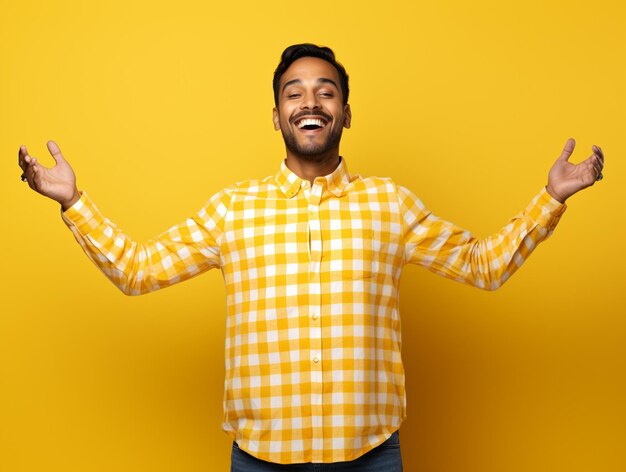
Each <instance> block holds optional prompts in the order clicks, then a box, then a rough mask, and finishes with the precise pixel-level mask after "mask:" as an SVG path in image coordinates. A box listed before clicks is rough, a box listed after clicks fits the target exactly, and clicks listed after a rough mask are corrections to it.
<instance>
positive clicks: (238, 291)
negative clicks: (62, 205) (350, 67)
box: [63, 160, 565, 464]
mask: <svg viewBox="0 0 626 472" xmlns="http://www.w3.org/2000/svg"><path fill="white" fill-rule="evenodd" d="M564 210H565V205H562V204H560V203H559V202H557V201H556V200H554V199H552V198H551V197H550V195H549V194H548V193H547V192H546V190H545V189H542V190H541V191H540V192H539V194H538V195H537V196H536V197H535V198H534V199H533V200H532V202H531V203H530V204H529V205H528V207H527V208H526V209H525V210H524V211H523V212H522V213H520V214H519V215H517V216H516V217H514V218H513V219H512V220H510V221H509V222H508V224H507V225H506V226H505V227H504V228H503V229H502V230H500V231H499V232H498V233H495V234H494V235H492V236H490V237H488V238H485V239H476V238H474V237H473V236H472V235H471V234H470V233H469V232H468V231H466V230H463V229H461V228H459V227H457V226H455V225H453V224H451V223H449V222H447V221H444V220H442V219H440V218H438V217H436V216H435V215H433V214H432V213H430V212H429V211H427V210H426V209H425V208H424V206H423V205H422V203H421V202H420V201H419V200H418V199H417V198H416V197H415V195H413V194H412V193H411V192H409V191H408V190H407V189H405V188H403V187H401V186H398V185H396V184H395V183H394V182H393V181H391V180H390V179H388V178H378V177H370V178H363V177H361V176H358V175H350V174H349V173H348V170H347V167H346V164H345V162H344V161H343V160H342V161H341V162H340V164H339V166H338V167H337V169H336V170H335V171H334V172H333V173H332V174H330V175H328V176H325V177H318V178H316V179H315V181H314V182H313V184H312V185H311V184H310V183H309V182H308V181H306V180H303V179H301V178H299V177H298V176H296V175H295V174H294V173H292V172H291V171H290V170H289V169H288V168H287V166H286V165H285V163H284V162H283V163H282V165H281V168H280V171H279V172H278V173H277V174H276V175H275V176H272V177H267V178H265V179H263V180H253V181H248V182H244V183H239V184H236V185H234V186H231V187H228V188H226V189H224V190H223V191H221V192H218V193H217V194H215V195H214V196H213V197H212V198H211V199H210V200H209V201H208V203H207V204H206V205H205V206H204V207H203V208H202V209H201V210H200V211H199V212H198V213H197V214H196V215H194V216H192V217H190V218H188V219H187V220H186V221H184V222H182V223H181V224H179V225H176V226H173V227H172V228H171V229H169V230H168V231H166V232H164V233H162V234H161V235H159V236H157V237H156V238H155V239H153V240H150V241H148V242H146V243H143V244H142V243H138V242H135V241H133V240H132V239H130V238H129V237H128V236H127V235H125V234H124V233H123V232H122V231H121V230H120V229H119V228H118V227H116V226H115V225H114V224H113V223H111V221H109V220H108V219H106V218H105V217H103V216H102V214H101V213H100V212H99V211H98V210H97V208H96V207H95V205H94V204H93V203H92V202H91V201H90V199H89V198H88V196H87V194H86V193H82V196H81V198H80V200H79V201H78V202H77V203H76V204H75V205H74V206H73V207H72V208H70V209H68V210H67V211H66V212H64V214H63V218H64V220H65V222H66V223H67V224H68V226H69V227H70V229H71V230H72V232H73V233H74V235H75V237H76V239H77V240H78V242H79V243H80V244H81V246H82V248H83V249H84V251H85V252H86V253H87V255H88V256H89V258H90V259H91V260H92V261H93V262H94V263H95V264H96V265H97V266H98V267H99V268H100V269H101V270H102V271H103V272H104V273H105V274H106V276H107V277H108V278H109V279H111V281H113V283H114V284H115V285H116V286H117V287H119V288H120V289H121V290H122V291H123V292H124V293H126V294H129V295H138V294H142V293H145V292H150V291H153V290H157V289H159V288H163V287H167V286H169V285H172V284H174V283H177V282H181V281H183V280H185V279H188V278H190V277H193V276H195V275H198V274H200V273H202V272H204V271H206V270H208V269H211V268H220V269H221V270H222V273H223V276H224V282H225V284H226V292H227V321H226V379H225V388H224V423H223V427H224V430H225V431H226V432H227V433H228V434H229V435H230V436H232V438H233V439H234V440H236V441H237V443H238V444H239V447H240V448H242V449H243V450H245V451H247V452H249V453H250V454H252V455H253V456H256V457H258V458H260V459H263V460H266V461H271V462H277V463H284V464H288V463H299V462H337V461H349V460H353V459H355V458H357V457H359V456H361V455H362V454H364V453H366V452H368V451H369V450H371V449H373V448H374V447H376V446H377V445H379V444H381V443H382V442H383V441H385V440H386V439H387V438H388V437H389V436H390V435H391V434H392V433H393V432H394V431H396V430H397V429H398V428H399V427H400V424H401V422H402V421H403V419H404V418H405V414H406V413H405V410H406V408H405V407H406V395H405V389H404V388H405V387H404V385H405V383H404V370H403V367H402V359H401V355H400V351H401V337H400V314H399V312H398V304H399V302H398V289H399V285H400V275H401V273H402V268H403V266H404V264H406V263H414V264H418V265H421V266H423V267H426V268H427V269H429V270H431V271H433V272H436V273H437V274H440V275H443V276H445V277H448V278H451V279H454V280H457V281H460V282H463V283H467V284H472V285H475V286H477V287H480V288H483V289H487V290H491V289H495V288H497V287H499V286H500V285H501V284H502V283H503V282H504V281H505V280H507V279H508V278H509V277H510V276H511V274H513V272H515V270H517V269H518V268H519V267H520V266H521V264H522V263H523V262H524V260H525V259H526V258H527V257H528V255H529V254H530V253H531V252H532V250H533V249H534V248H535V246H536V245H537V243H539V242H540V241H542V240H543V239H545V238H546V237H548V236H549V235H550V234H551V233H552V231H553V229H554V227H555V226H556V224H557V222H558V220H559V218H560V216H561V214H562V213H563V211H564Z"/></svg>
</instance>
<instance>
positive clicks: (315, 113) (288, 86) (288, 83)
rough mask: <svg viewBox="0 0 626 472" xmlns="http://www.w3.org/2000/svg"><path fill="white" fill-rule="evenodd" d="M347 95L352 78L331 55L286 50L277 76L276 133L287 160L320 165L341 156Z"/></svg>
mask: <svg viewBox="0 0 626 472" xmlns="http://www.w3.org/2000/svg"><path fill="white" fill-rule="evenodd" d="M348 93H349V88H348V75H347V74H346V71H345V69H344V68H343V66H342V65H341V64H339V63H338V62H337V61H336V60H335V55H334V54H333V52H332V50H331V49H329V48H326V47H318V46H315V45H313V44H296V45H293V46H290V47H288V48H287V49H285V51H284V52H283V55H282V58H281V62H280V64H279V65H278V67H277V69H276V72H275V73H274V100H275V103H276V107H275V108H274V127H275V129H277V130H281V132H282V135H283V139H284V140H285V145H286V147H287V153H288V157H289V156H290V155H291V156H292V157H296V158H299V159H304V160H308V161H321V160H324V159H328V158H330V157H332V156H333V155H338V152H339V141H340V140H341V133H342V130H343V128H344V127H345V128H349V127H350V120H351V112H350V106H349V105H348Z"/></svg>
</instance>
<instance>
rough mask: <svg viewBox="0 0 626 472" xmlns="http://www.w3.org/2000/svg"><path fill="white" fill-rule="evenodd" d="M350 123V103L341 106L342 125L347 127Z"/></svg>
mask: <svg viewBox="0 0 626 472" xmlns="http://www.w3.org/2000/svg"><path fill="white" fill-rule="evenodd" d="M351 124H352V110H351V109H350V105H346V106H344V107H343V127H344V128H349V127H350V125H351Z"/></svg>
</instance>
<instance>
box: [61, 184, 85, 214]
mask: <svg viewBox="0 0 626 472" xmlns="http://www.w3.org/2000/svg"><path fill="white" fill-rule="evenodd" d="M78 200H80V193H79V192H78V189H77V188H74V194H73V195H72V198H70V199H69V200H64V201H59V203H60V204H61V209H62V210H63V211H66V210H68V209H69V208H71V207H72V206H74V204H75V203H76V202H77V201H78Z"/></svg>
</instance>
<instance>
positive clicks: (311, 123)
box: [294, 118, 327, 130]
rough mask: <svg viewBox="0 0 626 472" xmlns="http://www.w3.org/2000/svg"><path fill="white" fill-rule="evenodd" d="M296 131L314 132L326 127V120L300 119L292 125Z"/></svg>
mask: <svg viewBox="0 0 626 472" xmlns="http://www.w3.org/2000/svg"><path fill="white" fill-rule="evenodd" d="M294 124H295V125H296V127H298V129H304V130H316V129H323V128H325V127H326V124H327V122H326V120H324V119H322V118H302V119H299V120H298V121H296V122H295V123H294Z"/></svg>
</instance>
